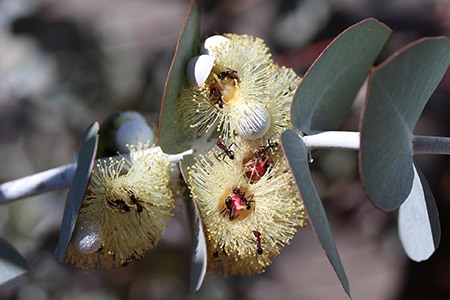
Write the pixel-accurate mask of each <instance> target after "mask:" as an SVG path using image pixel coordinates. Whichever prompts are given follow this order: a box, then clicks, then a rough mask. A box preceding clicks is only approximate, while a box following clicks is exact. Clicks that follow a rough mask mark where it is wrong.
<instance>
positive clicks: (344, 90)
mask: <svg viewBox="0 0 450 300" xmlns="http://www.w3.org/2000/svg"><path fill="white" fill-rule="evenodd" d="M390 33H391V30H390V29H389V28H388V27H387V26H386V25H384V24H383V23H381V22H379V21H377V20H375V19H366V20H363V21H361V22H360V23H358V24H355V25H353V26H351V27H350V28H348V29H346V30H345V31H344V32H342V33H341V34H340V35H339V36H338V37H336V38H335V39H334V40H333V41H332V42H331V43H330V44H329V45H328V46H327V48H326V49H325V50H324V51H323V52H322V53H321V54H320V56H319V57H318V58H317V60H316V61H315V62H314V64H313V65H312V66H311V67H310V68H309V70H308V71H307V72H306V74H305V76H304V77H303V79H302V81H301V83H300V85H299V87H298V89H297V92H296V94H295V97H294V100H293V102H292V107H291V119H292V124H293V125H294V127H295V128H297V129H299V130H301V131H302V132H304V133H308V134H310V133H314V132H317V131H326V130H333V129H336V128H337V127H339V125H341V123H342V122H343V121H344V119H345V117H346V116H347V114H348V112H349V111H350V108H351V105H352V103H353V100H354V99H355V97H356V94H357V93H358V91H359V89H360V87H361V85H362V84H363V82H364V80H365V79H366V77H367V74H368V72H369V69H370V67H371V65H372V64H373V62H374V61H375V59H376V58H377V56H378V54H379V52H380V51H381V48H382V47H383V45H384V44H385V42H386V40H387V38H388V37H389V35H390Z"/></svg>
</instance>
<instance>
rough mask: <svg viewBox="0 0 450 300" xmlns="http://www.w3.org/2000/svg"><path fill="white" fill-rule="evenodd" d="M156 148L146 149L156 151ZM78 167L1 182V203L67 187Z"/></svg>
mask: <svg viewBox="0 0 450 300" xmlns="http://www.w3.org/2000/svg"><path fill="white" fill-rule="evenodd" d="M155 148H156V147H155ZM155 148H152V149H148V150H145V151H154V149H155ZM158 148H159V147H158ZM191 153H192V150H188V151H185V152H182V153H179V154H174V155H168V160H169V161H170V162H178V161H180V160H181V159H182V158H183V156H184V155H188V154H191ZM76 167H77V165H76V163H72V164H67V165H64V166H61V167H57V168H54V169H50V170H47V171H44V172H40V173H36V174H33V175H30V176H26V177H23V178H20V179H16V180H13V181H9V182H6V183H3V184H0V204H6V203H9V202H13V201H15V200H19V199H22V198H25V197H29V196H33V195H37V194H42V193H45V192H48V191H52V190H57V189H62V188H67V187H69V186H70V184H71V183H72V180H73V176H74V174H75V169H76Z"/></svg>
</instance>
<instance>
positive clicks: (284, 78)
mask: <svg viewBox="0 0 450 300" xmlns="http://www.w3.org/2000/svg"><path fill="white" fill-rule="evenodd" d="M224 36H225V37H226V38H227V39H228V40H229V42H227V43H219V44H218V45H209V46H208V55H210V56H212V57H214V58H215V60H214V67H213V68H212V71H211V74H210V76H209V77H208V79H207V80H206V81H205V83H204V84H202V85H201V86H198V87H197V86H190V87H188V88H185V89H183V90H182V91H181V93H180V97H179V101H178V110H179V112H180V114H181V123H182V124H183V125H184V126H185V128H186V129H189V128H191V129H194V130H195V131H196V133H197V134H198V135H202V134H204V133H208V132H211V130H212V129H215V130H217V131H219V132H220V136H221V138H223V139H224V140H225V141H230V140H231V137H232V136H233V135H234V134H236V129H237V127H238V126H247V125H246V124H258V121H261V122H260V123H263V124H262V125H258V126H260V127H257V128H256V130H254V129H253V128H249V130H245V128H244V130H240V131H238V133H239V134H241V132H244V135H243V137H244V138H247V139H257V138H262V139H267V138H268V137H270V136H273V135H274V134H275V133H280V132H281V129H282V128H286V127H287V126H289V111H290V103H291V101H292V97H293V94H294V91H295V87H296V86H297V85H298V83H299V82H300V78H299V77H298V76H297V75H296V74H295V72H294V71H292V70H291V69H287V68H284V67H280V66H278V65H276V64H275V63H274V62H273V60H272V58H271V55H270V54H269V49H268V48H267V46H266V45H265V44H264V42H263V40H261V39H259V38H254V37H251V36H248V35H236V34H225V35H224ZM264 111H267V113H265V112H264ZM267 115H268V116H269V117H267ZM258 118H259V119H261V120H259V119H258ZM248 120H250V122H249V121H248ZM264 122H265V123H267V122H269V123H270V124H264ZM246 132H253V133H252V134H249V135H247V136H245V133H246Z"/></svg>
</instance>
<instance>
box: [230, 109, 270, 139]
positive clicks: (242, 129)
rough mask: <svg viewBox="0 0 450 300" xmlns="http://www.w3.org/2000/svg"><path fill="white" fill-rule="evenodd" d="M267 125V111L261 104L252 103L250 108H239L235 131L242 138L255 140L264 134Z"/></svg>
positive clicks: (268, 116) (268, 117)
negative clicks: (239, 112)
mask: <svg viewBox="0 0 450 300" xmlns="http://www.w3.org/2000/svg"><path fill="white" fill-rule="evenodd" d="M269 127H270V115H269V112H268V111H267V109H265V108H264V107H263V106H262V105H261V104H259V103H254V104H252V106H251V108H249V107H244V109H242V110H241V114H240V117H239V121H238V124H237V127H236V131H237V133H238V134H239V135H240V136H241V137H243V138H244V139H248V140H255V139H258V138H260V137H262V136H264V135H265V134H266V133H267V131H268V130H269Z"/></svg>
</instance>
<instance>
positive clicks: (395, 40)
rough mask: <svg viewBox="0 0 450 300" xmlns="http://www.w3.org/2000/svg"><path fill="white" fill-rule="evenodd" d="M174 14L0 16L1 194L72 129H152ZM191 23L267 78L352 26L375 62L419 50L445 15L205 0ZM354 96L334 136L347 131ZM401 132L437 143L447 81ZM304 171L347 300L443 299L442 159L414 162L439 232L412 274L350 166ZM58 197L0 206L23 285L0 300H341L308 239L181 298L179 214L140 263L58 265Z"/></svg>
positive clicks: (49, 10)
mask: <svg viewBox="0 0 450 300" xmlns="http://www.w3.org/2000/svg"><path fill="white" fill-rule="evenodd" d="M188 6H189V3H188V1H181V0H164V1H163V0H128V1H118V0H108V1H106V0H65V1H62V0H36V1H26V0H2V1H0V124H1V126H0V159H1V166H0V182H5V181H8V180H13V179H16V178H20V177H23V176H26V175H29V174H33V173H36V172H39V171H43V170H46V169H49V168H53V167H57V166H59V165H62V164H66V163H70V162H73V158H74V153H75V151H76V149H77V147H78V140H79V137H80V135H81V133H82V132H83V131H84V129H85V128H86V127H87V126H88V125H89V124H90V123H92V122H93V121H97V120H98V121H103V120H104V119H106V117H108V116H109V115H110V114H111V113H113V112H116V111H119V110H128V109H133V110H137V111H139V112H141V113H143V114H144V115H145V116H146V117H147V118H148V120H149V121H150V122H153V123H154V124H157V121H158V119H157V118H158V114H159V107H160V101H161V97H162V93H163V88H164V82H165V80H166V76H167V72H168V70H169V66H170V63H171V59H172V55H173V53H174V50H175V45H176V41H177V38H178V34H179V32H180V29H181V26H182V24H183V20H184V18H185V15H186V12H187V8H188ZM202 13H203V15H202V37H203V38H204V37H207V36H209V35H212V34H215V33H223V32H234V33H240V34H243V33H246V34H250V35H254V36H258V37H261V38H263V39H265V41H266V43H267V44H268V45H269V47H270V48H271V51H272V53H273V55H274V58H275V60H276V61H277V62H278V63H280V64H283V65H286V66H288V67H292V68H294V69H295V71H297V72H298V73H299V74H301V75H302V74H304V73H305V71H306V70H307V68H308V67H309V66H310V65H311V63H312V62H313V61H314V59H315V58H316V57H317V56H318V55H319V54H320V52H321V51H322V50H323V48H324V47H325V46H326V45H327V44H328V43H329V42H330V41H331V40H332V39H333V38H334V37H335V36H336V35H337V34H339V33H340V32H342V31H343V30H344V29H346V28H347V27H348V26H350V25H352V24H354V23H356V22H358V21H360V20H362V19H364V18H366V17H375V18H377V19H379V20H381V21H382V22H384V23H386V24H387V25H388V26H390V27H391V28H392V29H393V30H394V32H393V34H392V36H391V38H390V40H389V42H388V45H387V46H386V48H385V50H384V52H383V53H382V56H383V57H386V56H387V55H389V54H391V53H392V52H393V51H395V50H396V49H399V48H400V47H402V46H403V45H405V44H407V43H409V42H411V41H413V40H416V39H418V38H421V37H424V36H436V35H446V36H450V1H448V0H395V1H393V0H389V1H387V0H372V1H369V0H364V1H362V0H298V1H296V0H283V1H271V0H241V1H213V0H209V1H207V0H204V1H202ZM447 73H449V72H447ZM363 97H364V92H361V93H360V95H359V96H358V99H357V101H356V102H355V105H354V110H353V112H352V115H351V116H350V117H349V118H348V120H347V122H346V123H345V124H344V125H343V126H342V129H343V130H357V129H358V121H359V115H360V109H361V106H362V101H363ZM384 130H389V129H388V128H386V129H384ZM415 133H416V134H424V135H425V134H426V135H444V136H449V134H450V76H449V74H447V75H446V77H445V78H444V80H443V81H442V82H441V84H440V86H439V88H438V90H437V91H436V92H435V93H434V94H433V97H432V99H431V100H430V101H429V103H428V105H427V106H426V108H425V111H424V113H423V115H422V117H421V119H420V121H419V124H418V126H417V128H416V131H415ZM313 158H314V162H313V163H312V165H311V168H312V172H313V176H314V179H315V182H316V185H317V188H318V190H319V192H320V194H321V196H322V199H323V201H324V204H325V207H326V210H327V213H328V216H329V218H330V223H331V227H332V230H333V234H334V237H335V239H336V243H337V247H338V250H339V252H340V255H341V258H342V261H343V265H344V267H345V270H346V272H347V276H348V279H349V282H350V288H351V292H352V295H353V298H354V299H365V300H381V299H383V300H385V299H388V300H396V299H450V249H449V248H450V245H449V244H450V232H449V228H450V224H449V220H450V218H449V214H450V159H449V157H444V156H418V157H416V161H417V163H418V164H419V166H420V168H421V169H422V171H423V172H424V174H425V177H426V178H427V179H428V181H429V184H430V186H431V189H432V191H433V193H434V196H435V198H436V202H437V206H438V209H439V213H440V219H441V226H442V240H441V245H440V247H439V249H438V250H437V252H436V253H435V254H434V255H433V256H432V257H431V258H430V259H429V260H428V261H426V262H422V263H415V262H412V261H410V260H409V259H408V258H407V257H406V255H405V253H404V252H403V249H402V247H401V245H400V242H399V239H398V234H397V229H396V223H395V219H396V214H395V213H383V212H380V211H378V210H377V209H376V208H374V207H373V206H372V205H371V204H370V202H369V201H368V200H367V199H366V197H365V194H364V191H363V189H362V186H361V183H360V181H359V179H358V174H357V153H356V152H350V151H318V152H314V153H313ZM66 194H67V190H62V191H55V192H50V193H46V194H43V195H40V196H36V197H32V198H28V199H24V200H20V201H17V202H15V203H13V204H10V205H7V206H1V207H0V236H1V237H3V238H5V239H6V240H8V241H9V242H10V243H12V244H13V245H14V246H15V247H17V249H18V250H19V251H20V253H21V254H22V255H24V256H25V257H26V258H27V260H28V261H29V262H30V265H31V272H30V273H29V274H28V275H27V276H25V277H24V278H21V279H19V280H16V281H15V282H12V283H10V284H8V285H7V286H5V287H1V288H0V299H20V300H25V299H35V300H45V299H64V300H70V299H96V300H97V299H98V300H101V299H105V300H106V299H235V298H239V299H258V300H263V299H306V300H321V299H346V296H345V293H344V292H343V289H342V288H341V286H340V283H339V281H338V279H337V277H336V275H335V274H334V272H333V269H332V267H331V265H330V264H329V263H328V260H327V258H326V256H325V254H324V252H323V251H322V248H321V246H320V244H319V242H318V241H317V239H316V237H315V235H314V233H313V231H312V229H311V228H310V227H309V228H306V229H302V230H300V231H299V232H298V234H297V235H296V237H295V239H294V240H293V242H292V243H291V245H289V246H287V247H285V248H284V249H283V250H282V252H281V255H279V256H278V257H276V258H275V259H274V260H273V264H272V265H271V266H270V267H269V268H268V269H267V271H266V272H265V273H264V274H261V275H255V276H250V277H233V278H222V277H221V276H211V275H207V276H206V278H205V281H204V284H203V287H202V288H201V289H200V291H199V292H197V293H195V294H191V293H189V290H188V286H189V272H190V270H189V265H190V256H189V253H190V238H189V236H190V234H189V229H188V222H187V221H186V212H185V209H184V207H183V205H182V203H179V204H178V205H177V208H176V214H175V217H174V218H173V219H172V221H171V223H170V226H169V228H168V229H167V230H166V234H165V239H164V240H163V241H162V242H160V243H159V244H158V246H157V247H156V249H154V250H153V251H151V252H149V253H148V255H147V256H146V257H145V258H144V259H142V260H140V261H137V262H133V263H131V264H129V265H128V266H127V267H124V268H121V269H114V270H96V271H91V272H85V271H82V270H79V269H77V268H75V267H73V266H71V265H66V264H62V263H60V262H58V261H57V259H56V257H55V256H54V254H53V253H54V249H55V247H56V244H57V239H58V234H59V226H60V223H61V218H62V212H63V209H64V202H65V197H66Z"/></svg>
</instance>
